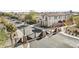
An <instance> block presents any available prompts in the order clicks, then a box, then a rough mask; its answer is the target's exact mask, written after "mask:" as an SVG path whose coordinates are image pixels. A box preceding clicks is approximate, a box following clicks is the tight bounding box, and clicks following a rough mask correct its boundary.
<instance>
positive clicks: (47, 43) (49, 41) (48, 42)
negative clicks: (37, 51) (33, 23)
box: [30, 33, 79, 48]
mask: <svg viewBox="0 0 79 59" xmlns="http://www.w3.org/2000/svg"><path fill="white" fill-rule="evenodd" d="M78 46H79V40H77V39H74V38H71V37H67V36H64V35H62V34H61V33H58V34H56V35H53V36H51V37H48V36H47V37H45V38H43V39H41V40H38V41H37V40H36V41H33V42H31V43H30V47H31V48H76V47H78Z"/></svg>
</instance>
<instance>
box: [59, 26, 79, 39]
mask: <svg viewBox="0 0 79 59" xmlns="http://www.w3.org/2000/svg"><path fill="white" fill-rule="evenodd" d="M64 28H65V27H61V32H60V33H61V34H63V35H65V36H69V37H72V38H75V39H79V37H76V36H72V35H69V34H67V33H65V30H64Z"/></svg>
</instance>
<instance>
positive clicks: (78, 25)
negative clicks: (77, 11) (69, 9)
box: [74, 16, 79, 28]
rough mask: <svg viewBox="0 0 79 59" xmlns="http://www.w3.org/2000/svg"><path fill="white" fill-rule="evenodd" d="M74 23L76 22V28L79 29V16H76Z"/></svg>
mask: <svg viewBox="0 0 79 59" xmlns="http://www.w3.org/2000/svg"><path fill="white" fill-rule="evenodd" d="M74 21H75V24H76V26H77V27H78V28H79V16H75V17H74Z"/></svg>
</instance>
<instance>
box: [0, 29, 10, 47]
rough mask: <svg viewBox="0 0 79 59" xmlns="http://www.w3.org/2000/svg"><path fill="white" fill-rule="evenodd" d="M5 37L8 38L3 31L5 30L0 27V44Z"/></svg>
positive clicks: (2, 43) (3, 41) (0, 44)
mask: <svg viewBox="0 0 79 59" xmlns="http://www.w3.org/2000/svg"><path fill="white" fill-rule="evenodd" d="M7 39H8V38H7V34H6V33H5V31H4V30H1V29H0V46H2V45H4V43H5V42H6V40H7Z"/></svg>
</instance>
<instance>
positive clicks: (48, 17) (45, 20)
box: [38, 12, 70, 27]
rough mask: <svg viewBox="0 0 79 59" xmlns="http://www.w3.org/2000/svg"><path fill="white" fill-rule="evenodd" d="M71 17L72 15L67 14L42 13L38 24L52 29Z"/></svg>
mask: <svg viewBox="0 0 79 59" xmlns="http://www.w3.org/2000/svg"><path fill="white" fill-rule="evenodd" d="M69 17H70V13H66V12H43V13H40V17H39V20H38V24H39V25H40V26H46V27H50V26H53V25H54V24H56V23H57V22H58V21H63V20H67V19H68V18H69Z"/></svg>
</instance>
